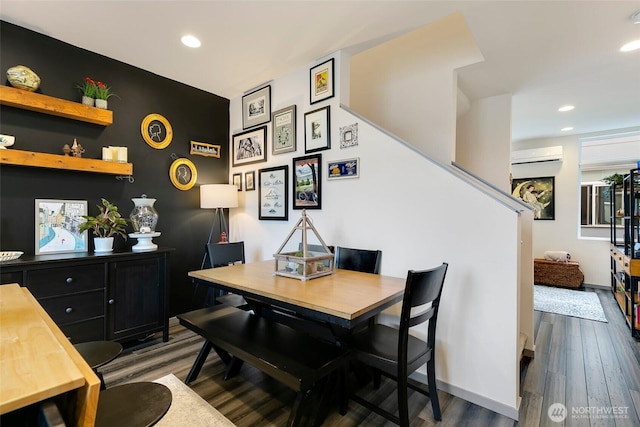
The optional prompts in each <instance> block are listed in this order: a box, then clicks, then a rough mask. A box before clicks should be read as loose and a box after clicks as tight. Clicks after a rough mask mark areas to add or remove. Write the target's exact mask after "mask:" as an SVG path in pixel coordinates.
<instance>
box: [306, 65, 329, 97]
mask: <svg viewBox="0 0 640 427" xmlns="http://www.w3.org/2000/svg"><path fill="white" fill-rule="evenodd" d="M309 83H310V87H311V97H310V103H311V104H315V103H316V102H320V101H324V100H325V99H329V98H332V97H333V95H334V79H333V58H331V59H329V60H328V61H325V62H323V63H322V64H320V65H316V66H315V67H313V68H311V70H310V81H309Z"/></svg>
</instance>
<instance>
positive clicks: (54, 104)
mask: <svg viewBox="0 0 640 427" xmlns="http://www.w3.org/2000/svg"><path fill="white" fill-rule="evenodd" d="M0 104H1V105H7V106H9V107H15V108H21V109H23V110H29V111H36V112H38V113H45V114H49V115H52V116H58V117H65V118H67V119H72V120H78V121H81V122H88V123H94V124H97V125H103V126H109V125H110V124H112V123H113V111H111V110H103V109H101V108H95V107H90V106H88V105H83V104H80V103H79V102H73V101H67V100H65V99H59V98H54V97H52V96H48V95H42V94H41V93H35V92H29V91H27V90H21V89H16V88H13V87H9V86H0Z"/></svg>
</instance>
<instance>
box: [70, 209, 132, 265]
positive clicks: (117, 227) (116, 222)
mask: <svg viewBox="0 0 640 427" xmlns="http://www.w3.org/2000/svg"><path fill="white" fill-rule="evenodd" d="M96 206H98V209H100V213H99V214H98V215H97V216H90V215H82V217H83V218H84V219H85V221H84V222H83V223H81V224H80V226H79V229H80V231H85V230H91V231H92V232H93V235H94V239H93V244H94V246H95V252H111V251H113V237H114V236H115V235H118V234H119V235H120V236H122V237H124V239H125V240H127V233H126V226H127V220H126V219H125V218H123V217H122V215H120V212H118V207H117V206H116V205H114V204H113V203H111V202H109V201H108V200H107V199H102V206H100V205H96Z"/></svg>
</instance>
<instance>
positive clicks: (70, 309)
mask: <svg viewBox="0 0 640 427" xmlns="http://www.w3.org/2000/svg"><path fill="white" fill-rule="evenodd" d="M72 311H73V308H71V307H67V309H66V310H65V311H64V312H65V313H67V314H70V313H71V312H72Z"/></svg>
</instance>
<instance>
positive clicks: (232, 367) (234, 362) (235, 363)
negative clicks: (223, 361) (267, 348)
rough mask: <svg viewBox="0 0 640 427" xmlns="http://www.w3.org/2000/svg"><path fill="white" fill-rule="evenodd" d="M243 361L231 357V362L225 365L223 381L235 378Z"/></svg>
mask: <svg viewBox="0 0 640 427" xmlns="http://www.w3.org/2000/svg"><path fill="white" fill-rule="evenodd" d="M243 363H244V361H242V360H241V359H238V358H237V357H235V356H232V357H231V362H229V364H228V365H227V373H226V374H225V376H224V380H225V381H226V380H228V379H229V378H233V377H235V376H236V375H237V374H238V372H240V368H242V364H243Z"/></svg>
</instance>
